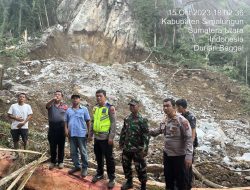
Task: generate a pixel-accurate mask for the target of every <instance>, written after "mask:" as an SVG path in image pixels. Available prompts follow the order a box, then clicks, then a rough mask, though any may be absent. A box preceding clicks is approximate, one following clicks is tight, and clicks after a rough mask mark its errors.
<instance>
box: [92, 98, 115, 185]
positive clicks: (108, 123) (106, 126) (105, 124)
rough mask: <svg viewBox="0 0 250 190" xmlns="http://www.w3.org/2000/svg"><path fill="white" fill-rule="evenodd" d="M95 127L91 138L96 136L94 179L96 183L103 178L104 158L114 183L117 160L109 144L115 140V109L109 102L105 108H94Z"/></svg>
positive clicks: (109, 176) (110, 178) (97, 106)
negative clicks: (95, 171) (95, 172)
mask: <svg viewBox="0 0 250 190" xmlns="http://www.w3.org/2000/svg"><path fill="white" fill-rule="evenodd" d="M93 117H94V121H93V125H92V126H91V130H90V136H91V137H92V135H94V153H95V156H96V161H97V174H96V176H95V177H94V178H93V179H92V182H96V181H98V180H100V179H102V178H103V174H104V160H103V159H104V158H105V159H106V164H107V174H108V178H109V180H110V181H111V182H112V183H113V181H114V179H115V160H114V156H113V145H110V144H108V141H109V140H113V139H114V137H115V130H116V117H115V108H114V106H112V105H110V104H109V103H108V102H106V103H105V105H104V106H99V105H96V106H95V107H94V108H93Z"/></svg>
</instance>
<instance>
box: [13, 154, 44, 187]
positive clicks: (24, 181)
mask: <svg viewBox="0 0 250 190" xmlns="http://www.w3.org/2000/svg"><path fill="white" fill-rule="evenodd" d="M43 159H47V158H46V156H45V153H44V154H43V155H42V156H41V157H40V158H39V159H38V160H37V162H36V163H35V164H34V165H33V166H31V167H30V169H27V170H28V174H27V175H26V176H25V177H24V179H23V181H22V183H21V184H20V186H19V187H18V189H17V190H22V189H23V188H24V186H25V184H26V183H27V182H28V180H29V179H30V177H31V176H32V174H33V173H34V171H35V170H36V168H37V167H38V166H39V164H40V163H42V162H41V161H42V160H43Z"/></svg>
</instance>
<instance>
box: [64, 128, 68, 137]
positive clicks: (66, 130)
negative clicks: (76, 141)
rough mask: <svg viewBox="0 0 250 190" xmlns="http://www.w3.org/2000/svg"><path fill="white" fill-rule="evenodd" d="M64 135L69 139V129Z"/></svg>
mask: <svg viewBox="0 0 250 190" xmlns="http://www.w3.org/2000/svg"><path fill="white" fill-rule="evenodd" d="M64 134H65V137H69V130H68V129H65V132H64Z"/></svg>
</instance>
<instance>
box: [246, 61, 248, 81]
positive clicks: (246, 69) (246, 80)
mask: <svg viewBox="0 0 250 190" xmlns="http://www.w3.org/2000/svg"><path fill="white" fill-rule="evenodd" d="M247 75H248V73H247V56H246V85H248V76H247Z"/></svg>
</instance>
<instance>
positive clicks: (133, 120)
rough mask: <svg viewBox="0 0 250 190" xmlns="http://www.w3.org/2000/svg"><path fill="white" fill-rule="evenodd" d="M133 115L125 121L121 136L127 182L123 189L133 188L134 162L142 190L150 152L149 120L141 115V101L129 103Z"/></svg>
mask: <svg viewBox="0 0 250 190" xmlns="http://www.w3.org/2000/svg"><path fill="white" fill-rule="evenodd" d="M129 108H130V111H131V114H130V115H129V116H127V117H126V118H125V119H124V125H123V128H122V131H121V135H120V141H119V146H120V149H122V151H123V152H122V167H123V171H124V174H125V178H126V179H127V181H126V182H125V183H124V184H123V186H122V187H121V189H122V190H126V189H129V188H132V187H133V175H132V169H131V163H132V160H133V161H134V164H135V169H136V172H137V174H138V178H139V181H140V182H141V190H144V189H146V182H147V170H146V161H145V156H146V155H147V152H148V143H149V136H148V120H147V119H145V118H143V117H142V115H141V114H140V113H139V101H138V100H135V99H132V100H131V101H130V102H129Z"/></svg>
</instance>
